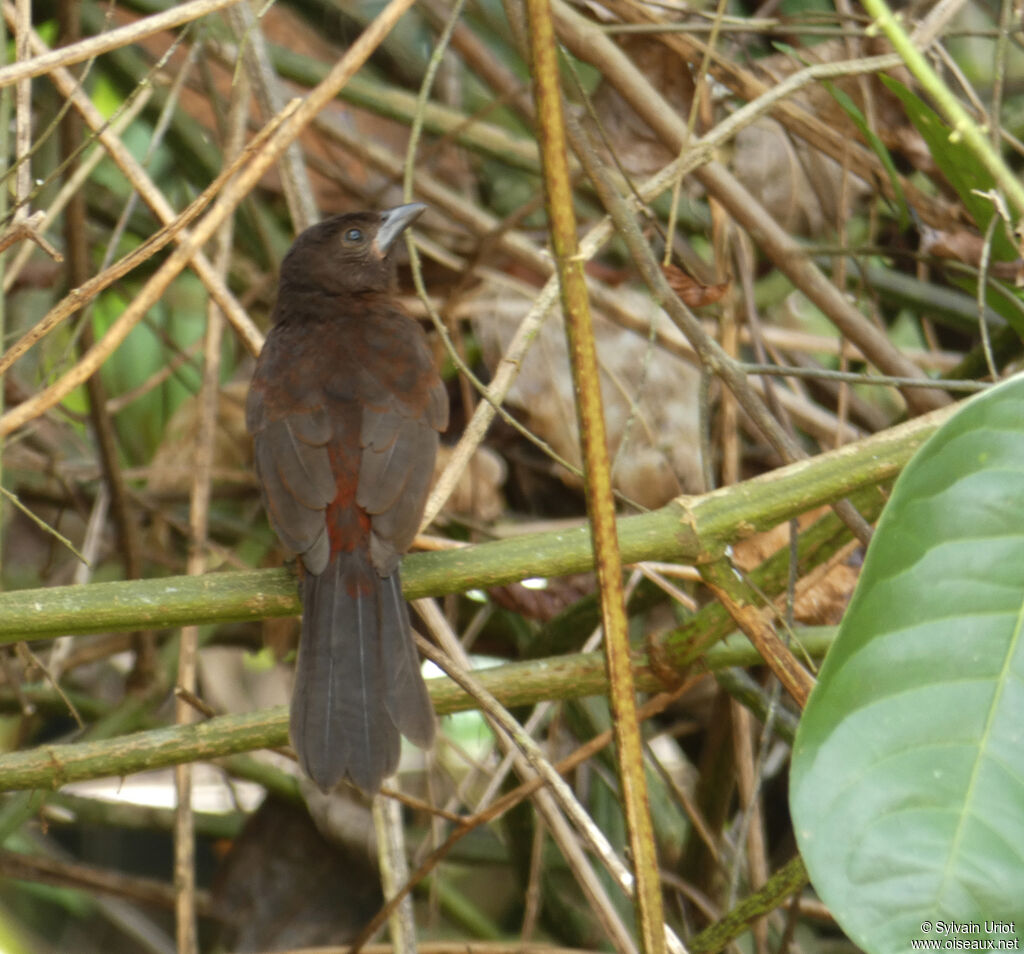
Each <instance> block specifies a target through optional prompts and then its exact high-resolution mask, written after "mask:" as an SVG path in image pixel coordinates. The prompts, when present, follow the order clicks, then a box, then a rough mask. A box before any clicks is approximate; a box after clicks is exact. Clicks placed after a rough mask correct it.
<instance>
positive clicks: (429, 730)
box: [380, 569, 436, 749]
mask: <svg viewBox="0 0 1024 954" xmlns="http://www.w3.org/2000/svg"><path fill="white" fill-rule="evenodd" d="M380 618H381V626H380V632H381V647H382V653H383V655H382V661H383V663H384V668H385V674H384V706H385V708H386V709H387V710H388V714H389V715H390V717H391V721H392V722H394V724H395V725H396V726H398V729H399V731H400V732H401V733H402V735H404V736H405V737H406V738H407V739H408V740H409V741H410V742H412V743H414V744H415V745H418V746H419V747H420V748H421V749H425V748H428V747H429V746H430V745H431V744H432V743H433V741H434V729H435V726H436V722H435V719H434V707H433V705H431V702H430V696H428V695H427V687H426V685H425V684H424V682H423V675H422V674H421V672H420V657H419V654H418V653H417V652H416V644H415V643H414V642H413V638H412V626H411V625H410V623H409V604H408V603H406V602H405V599H404V598H403V596H402V581H401V578H400V577H399V574H398V570H397V569H396V570H395V572H394V573H392V574H391V576H387V577H384V578H383V579H382V580H381V610H380Z"/></svg>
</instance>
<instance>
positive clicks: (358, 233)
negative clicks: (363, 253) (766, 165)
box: [345, 229, 363, 242]
mask: <svg viewBox="0 0 1024 954" xmlns="http://www.w3.org/2000/svg"><path fill="white" fill-rule="evenodd" d="M362 240H363V230H362V229H349V230H348V231H347V232H346V233H345V241H346V242H361V241H362Z"/></svg>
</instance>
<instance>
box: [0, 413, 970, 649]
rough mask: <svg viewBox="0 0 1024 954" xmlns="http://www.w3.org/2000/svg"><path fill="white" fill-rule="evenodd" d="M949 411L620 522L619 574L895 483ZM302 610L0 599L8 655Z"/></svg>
mask: <svg viewBox="0 0 1024 954" xmlns="http://www.w3.org/2000/svg"><path fill="white" fill-rule="evenodd" d="M953 409H954V408H952V407H949V408H943V409H942V410H939V411H935V412H933V413H931V414H929V415H927V416H925V417H919V418H915V419H914V420H912V421H909V422H908V423H906V424H902V425H900V426H898V427H894V428H890V429H889V430H888V431H884V432H882V433H880V434H878V435H876V436H874V437H872V438H869V439H867V440H864V441H860V442H858V443H857V444H850V445H848V446H847V447H843V448H841V449H839V450H836V451H830V452H829V453H827V454H821V455H819V456H817V457H815V458H812V459H810V460H806V461H800V462H799V463H796V464H791V465H790V466H788V467H782V468H780V469H778V470H776V471H773V472H772V473H770V474H765V475H764V476H762V477H756V478H754V479H753V480H748V481H744V482H743V483H741V484H736V485H734V486H732V487H726V488H723V489H721V490H717V491H715V492H713V493H710V494H705V495H703V496H701V497H680V498H677V499H676V500H674V501H673V502H672V503H670V504H668V505H667V506H665V507H662V508H661V509H660V510H655V511H653V512H651V513H647V514H642V515H640V516H636V517H623V518H621V519H620V520H619V521H618V534H619V544H620V547H621V550H622V559H623V562H625V563H627V564H628V563H638V562H641V561H643V560H676V561H683V562H691V563H696V562H700V561H703V560H707V559H712V558H714V557H716V556H719V555H721V553H722V551H723V549H724V548H725V547H726V546H728V545H730V544H732V543H735V542H737V541H738V540H741V539H743V538H744V537H747V536H749V535H750V534H752V533H757V532H759V531H761V530H768V529H770V528H772V527H774V526H777V525H778V524H780V523H782V522H783V521H785V520H789V519H790V518H792V517H796V516H799V515H800V514H802V513H805V512H806V511H808V510H811V509H813V508H814V507H818V506H821V505H822V504H827V503H831V502H832V501H835V500H839V499H842V498H844V497H847V496H849V495H850V494H853V493H855V492H856V491H857V490H859V489H861V488H864V487H872V486H875V485H877V484H879V483H883V482H884V481H887V480H891V479H892V478H894V477H895V476H896V475H897V474H898V473H899V471H900V470H901V469H902V468H903V466H904V464H906V462H907V461H908V460H909V459H910V457H911V456H912V454H913V453H914V451H915V450H916V449H917V448H918V447H919V446H920V445H921V443H922V442H923V441H924V440H925V439H926V438H927V437H928V436H929V435H930V434H931V433H932V432H933V431H935V429H936V428H937V427H938V426H939V424H941V423H942V421H944V420H945V419H946V418H947V417H949V416H950V415H951V414H952V412H953ZM593 565H594V557H593V551H592V549H591V543H590V534H589V532H588V530H587V529H586V528H585V527H581V528H579V529H576V530H569V531H551V532H546V533H534V534H526V535H523V536H518V537H513V538H510V539H507V540H499V541H495V542H493V543H484V544H480V545H478V546H472V547H465V548H464V549H459V550H447V551H443V552H438V553H415V554H412V555H411V556H409V557H407V558H406V560H405V562H404V564H403V568H402V577H403V581H404V589H405V595H406V597H407V598H409V599H419V598H421V597H425V596H441V595H444V594H446V593H460V592H464V591H465V590H468V589H471V588H474V587H488V586H498V585H500V584H505V583H512V582H515V581H516V580H523V579H527V578H529V577H535V576H548V577H555V576H564V575H566V574H570V573H580V572H584V571H586V570H589V569H592V568H593ZM299 610H300V607H299V600H298V593H297V591H296V587H295V577H294V575H293V574H292V572H291V571H290V570H287V569H276V570H246V571H242V572H238V573H211V574H208V575H206V576H199V577H186V576H177V577H164V578H162V579H156V580H130V581H123V582H114V583H90V584H88V585H85V586H62V587H50V588H46V589H34V590H17V591H14V592H10V593H2V594H0V644H4V643H13V642H17V641H19V640H34V639H45V638H50V637H53V636H61V635H65V634H67V633H76V634H86V633H107V632H113V631H130V630H136V629H158V628H172V627H177V626H182V625H186V624H204V623H225V622H236V621H247V620H257V619H269V618H272V617H279V616H295V615H297V614H298V613H299Z"/></svg>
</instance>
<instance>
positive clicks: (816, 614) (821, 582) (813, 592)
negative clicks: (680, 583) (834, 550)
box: [733, 507, 858, 626]
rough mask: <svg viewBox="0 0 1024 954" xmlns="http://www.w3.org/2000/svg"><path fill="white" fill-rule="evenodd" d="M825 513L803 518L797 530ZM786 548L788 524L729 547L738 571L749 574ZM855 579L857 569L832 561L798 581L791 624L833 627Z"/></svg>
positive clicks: (807, 514) (847, 599)
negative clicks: (731, 547) (731, 549)
mask: <svg viewBox="0 0 1024 954" xmlns="http://www.w3.org/2000/svg"><path fill="white" fill-rule="evenodd" d="M827 510H828V508H827V507H819V508H818V509H816V510H813V511H811V512H809V513H806V514H804V515H803V516H802V517H801V518H800V520H799V521H798V523H799V526H800V529H801V530H804V529H805V528H807V527H808V526H810V525H811V524H812V523H813V522H814V521H815V520H817V519H818V517H820V516H822V515H823V514H824V513H826V512H827ZM788 546H789V524H788V523H784V524H780V525H779V526H777V527H774V528H773V529H771V530H767V531H765V532H764V533H758V534H755V535H754V536H752V537H749V538H747V539H746V540H743V541H741V542H740V543H738V544H737V545H736V546H735V547H733V559H734V560H735V561H736V565H737V566H738V567H739V568H740V569H742V570H743V571H745V572H747V573H749V572H750V571H752V570H753V569H755V568H756V567H757V566H759V565H760V564H761V563H763V562H764V561H765V560H767V559H768V557H770V556H772V554H774V553H776V552H778V551H779V550H780V549H781V548H783V547H788ZM857 576H858V569H857V568H856V567H855V566H851V565H850V564H849V563H848V562H841V561H836V562H833V563H832V564H831V565H827V564H826V565H825V566H823V567H821V568H819V572H815V573H812V574H811V575H810V576H808V577H805V578H803V579H801V580H799V581H798V582H797V587H796V601H795V603H794V605H793V618H794V619H795V621H796V622H798V623H801V624H803V625H805V626H835V625H837V624H838V623H839V621H840V620H841V619H842V617H843V613H844V611H845V610H846V604H847V603H849V601H850V597H851V596H852V595H853V588H854V586H856V584H857Z"/></svg>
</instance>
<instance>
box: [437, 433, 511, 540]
mask: <svg viewBox="0 0 1024 954" xmlns="http://www.w3.org/2000/svg"><path fill="white" fill-rule="evenodd" d="M451 456H452V448H450V447H446V446H445V445H443V444H442V445H441V447H439V448H438V451H437V463H436V464H435V466H434V471H435V473H436V474H440V473H441V472H442V471H443V470H444V468H445V467H446V466H447V465H448V461H449V460H450V459H451ZM507 476H508V467H507V466H506V464H505V461H504V460H503V459H502V458H501V457H500V456H499V455H498V454H496V453H495V452H494V451H492V450H491V449H490V448H489V447H478V448H477V449H476V451H475V452H474V453H473V456H472V457H471V458H470V459H469V466H468V467H467V468H466V469H465V470H464V471H463V472H462V476H461V477H460V478H459V482H458V483H457V484H456V485H455V489H454V490H453V491H452V495H451V497H449V498H448V503H447V504H445V510H446V511H449V512H453V513H458V514H462V515H468V516H471V517H473V519H474V520H478V521H480V522H482V523H489V522H490V521H492V520H495V519H497V518H498V517H500V516H501V514H502V513H503V512H504V510H505V501H504V499H503V497H502V494H501V488H502V485H503V484H504V483H505V478H506V477H507Z"/></svg>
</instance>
